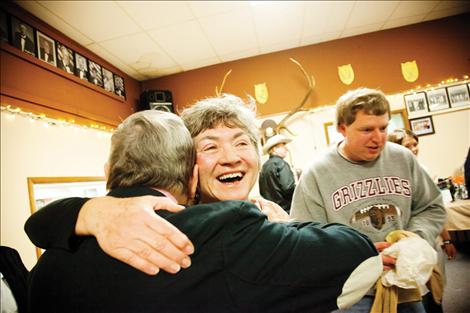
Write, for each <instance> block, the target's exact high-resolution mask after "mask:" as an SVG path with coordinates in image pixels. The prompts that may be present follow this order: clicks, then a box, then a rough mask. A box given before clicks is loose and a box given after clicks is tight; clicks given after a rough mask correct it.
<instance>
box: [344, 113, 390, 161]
mask: <svg viewBox="0 0 470 313" xmlns="http://www.w3.org/2000/svg"><path fill="white" fill-rule="evenodd" d="M388 122H389V116H388V113H385V114H384V115H379V116H377V115H369V114H365V113H364V112H363V111H359V112H357V114H356V120H355V121H354V123H352V124H351V125H349V126H346V125H344V124H341V125H340V126H339V131H340V133H341V134H342V135H343V136H344V146H343V148H344V153H345V156H346V157H347V158H348V159H349V160H351V161H354V162H361V161H372V160H375V159H376V158H377V157H378V156H379V155H380V152H381V151H382V150H383V148H384V146H385V143H386V141H387V126H388Z"/></svg>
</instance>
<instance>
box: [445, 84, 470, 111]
mask: <svg viewBox="0 0 470 313" xmlns="http://www.w3.org/2000/svg"><path fill="white" fill-rule="evenodd" d="M469 90H470V89H469V87H468V84H461V85H454V86H448V87H447V94H448V95H449V102H450V107H451V108H458V107H463V106H467V105H470V91H469Z"/></svg>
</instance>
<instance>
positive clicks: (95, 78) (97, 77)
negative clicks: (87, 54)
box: [88, 60, 103, 87]
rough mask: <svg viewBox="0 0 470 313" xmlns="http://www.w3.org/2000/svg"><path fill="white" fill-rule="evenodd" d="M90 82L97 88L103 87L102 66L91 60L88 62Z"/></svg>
mask: <svg viewBox="0 0 470 313" xmlns="http://www.w3.org/2000/svg"><path fill="white" fill-rule="evenodd" d="M88 81H89V82H90V83H92V84H94V85H96V86H100V87H103V74H102V73H101V65H99V64H98V63H95V62H93V61H91V60H88Z"/></svg>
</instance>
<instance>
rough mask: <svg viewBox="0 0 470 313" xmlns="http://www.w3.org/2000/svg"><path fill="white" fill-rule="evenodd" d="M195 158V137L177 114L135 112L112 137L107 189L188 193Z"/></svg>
mask: <svg viewBox="0 0 470 313" xmlns="http://www.w3.org/2000/svg"><path fill="white" fill-rule="evenodd" d="M195 159H196V152H195V149H194V144H193V140H192V138H191V136H190V133H189V131H188V130H187V128H186V127H185V125H184V123H183V121H182V120H181V119H180V118H179V117H178V116H177V115H175V114H172V113H168V112H162V111H157V110H148V111H141V112H138V113H134V114H132V115H131V116H129V117H128V118H126V119H125V120H124V121H123V122H122V123H121V125H119V127H118V128H117V129H116V131H115V132H114V134H113V136H112V137H111V153H110V156H109V162H108V163H109V175H108V182H107V188H108V189H113V188H116V187H131V186H148V187H156V188H162V189H165V190H169V191H172V192H174V191H177V192H182V193H184V194H188V185H189V182H190V179H191V177H192V173H193V167H194V163H195Z"/></svg>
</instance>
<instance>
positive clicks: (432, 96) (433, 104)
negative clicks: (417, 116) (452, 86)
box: [426, 88, 449, 112]
mask: <svg viewBox="0 0 470 313" xmlns="http://www.w3.org/2000/svg"><path fill="white" fill-rule="evenodd" d="M426 95H427V97H428V105H429V112H434V111H439V110H444V109H448V108H449V99H448V98H447V92H446V89H445V88H437V89H433V90H428V91H426Z"/></svg>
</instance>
